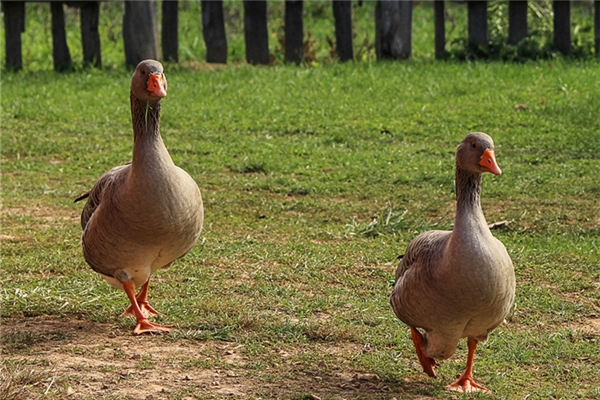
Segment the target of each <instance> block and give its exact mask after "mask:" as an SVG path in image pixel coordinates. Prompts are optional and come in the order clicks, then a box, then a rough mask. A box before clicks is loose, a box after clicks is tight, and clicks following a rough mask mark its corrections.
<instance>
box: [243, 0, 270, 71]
mask: <svg viewBox="0 0 600 400" xmlns="http://www.w3.org/2000/svg"><path fill="white" fill-rule="evenodd" d="M244 39H245V42H246V61H247V62H248V63H250V64H252V65H257V64H265V65H266V64H268V63H269V33H268V31H267V2H266V0H244Z"/></svg>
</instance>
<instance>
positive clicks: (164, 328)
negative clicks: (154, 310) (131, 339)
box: [133, 318, 173, 335]
mask: <svg viewBox="0 0 600 400" xmlns="http://www.w3.org/2000/svg"><path fill="white" fill-rule="evenodd" d="M172 328H173V326H171V325H159V324H155V323H154V322H150V321H148V320H147V319H146V318H143V319H140V320H138V321H137V325H136V326H135V329H134V330H133V334H134V335H143V334H144V333H169V332H170V331H171V329H172Z"/></svg>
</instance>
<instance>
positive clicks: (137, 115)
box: [131, 93, 173, 170]
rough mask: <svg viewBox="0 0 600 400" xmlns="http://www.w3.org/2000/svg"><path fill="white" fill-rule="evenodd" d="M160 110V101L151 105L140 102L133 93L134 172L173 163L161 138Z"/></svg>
mask: <svg viewBox="0 0 600 400" xmlns="http://www.w3.org/2000/svg"><path fill="white" fill-rule="evenodd" d="M160 108H161V105H160V101H158V102H156V103H154V104H151V103H148V102H144V101H141V100H139V99H138V98H137V97H135V96H134V95H133V93H131V119H132V125H133V161H132V168H133V169H134V170H135V169H137V168H142V169H147V167H148V165H146V164H148V163H150V164H158V163H161V162H167V163H172V162H173V161H172V160H171V156H170V155H169V152H168V151H167V148H166V147H165V144H164V142H163V140H162V137H161V136H160V128H159V125H160Z"/></svg>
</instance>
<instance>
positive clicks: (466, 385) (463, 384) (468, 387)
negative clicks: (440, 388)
mask: <svg viewBox="0 0 600 400" xmlns="http://www.w3.org/2000/svg"><path fill="white" fill-rule="evenodd" d="M444 389H446V390H450V391H452V392H460V393H475V392H484V393H492V391H491V390H489V389H488V388H486V387H484V386H481V385H480V384H478V383H477V382H475V380H474V379H473V377H469V376H461V377H460V378H458V380H457V381H456V382H454V383H451V384H450V385H448V386H446V387H445V388H444Z"/></svg>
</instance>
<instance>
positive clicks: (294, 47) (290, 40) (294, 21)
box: [284, 0, 304, 64]
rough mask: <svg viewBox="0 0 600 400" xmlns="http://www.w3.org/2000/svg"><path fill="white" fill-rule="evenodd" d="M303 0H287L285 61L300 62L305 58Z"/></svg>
mask: <svg viewBox="0 0 600 400" xmlns="http://www.w3.org/2000/svg"><path fill="white" fill-rule="evenodd" d="M302 9H303V2H302V0H285V26H284V29H285V33H284V35H285V61H286V62H293V63H296V64H300V63H301V62H302V59H303V58H304V26H303V21H302Z"/></svg>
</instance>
